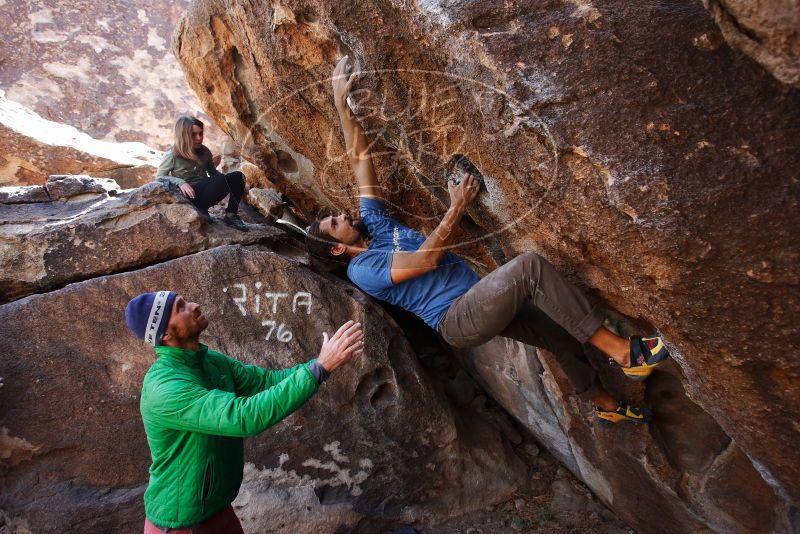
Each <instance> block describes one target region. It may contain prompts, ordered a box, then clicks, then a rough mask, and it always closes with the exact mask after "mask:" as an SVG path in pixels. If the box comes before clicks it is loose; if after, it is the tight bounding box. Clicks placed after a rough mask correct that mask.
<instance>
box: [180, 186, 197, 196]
mask: <svg viewBox="0 0 800 534" xmlns="http://www.w3.org/2000/svg"><path fill="white" fill-rule="evenodd" d="M181 192H182V193H183V194H184V195H186V196H187V197H189V198H194V187H192V186H191V185H189V184H181Z"/></svg>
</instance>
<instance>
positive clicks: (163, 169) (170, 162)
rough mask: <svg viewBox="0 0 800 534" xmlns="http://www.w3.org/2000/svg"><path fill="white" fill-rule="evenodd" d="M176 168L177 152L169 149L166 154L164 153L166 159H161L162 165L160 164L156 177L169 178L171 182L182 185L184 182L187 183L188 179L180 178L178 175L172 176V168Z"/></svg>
mask: <svg viewBox="0 0 800 534" xmlns="http://www.w3.org/2000/svg"><path fill="white" fill-rule="evenodd" d="M174 168H175V154H174V153H173V152H172V150H168V151H167V152H166V154H164V159H163V160H162V161H161V165H159V166H158V170H157V171H156V178H167V179H168V180H169V181H170V182H171V183H173V184H175V185H176V186H178V187H180V186H181V185H182V184H185V183H186V180H184V179H182V178H178V177H177V176H172V170H173V169H174Z"/></svg>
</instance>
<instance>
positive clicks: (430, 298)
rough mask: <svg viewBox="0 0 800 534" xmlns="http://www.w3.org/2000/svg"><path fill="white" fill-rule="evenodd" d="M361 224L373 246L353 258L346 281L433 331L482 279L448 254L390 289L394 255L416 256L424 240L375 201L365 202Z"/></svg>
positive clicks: (379, 201) (457, 258)
mask: <svg viewBox="0 0 800 534" xmlns="http://www.w3.org/2000/svg"><path fill="white" fill-rule="evenodd" d="M361 220H362V221H364V224H365V225H366V227H367V231H368V232H369V236H370V238H371V239H372V241H371V242H370V244H369V248H368V249H367V250H365V251H364V252H362V253H361V254H359V255H358V256H356V257H355V258H353V259H352V260H351V261H350V265H348V267H347V276H348V278H350V280H352V281H353V283H354V284H355V285H357V286H358V287H360V288H361V289H362V290H363V291H364V292H365V293H367V294H369V295H371V296H373V297H375V298H376V299H380V300H383V301H386V302H388V303H390V304H394V305H396V306H400V307H401V308H403V309H406V310H408V311H410V312H412V313H415V314H417V315H418V316H419V317H420V318H422V320H423V321H425V322H426V323H427V324H428V325H430V326H431V327H432V328H433V329H434V330H438V327H439V322H440V321H441V320H442V317H444V314H445V313H446V312H447V310H448V308H450V304H452V303H453V301H454V300H456V299H457V298H458V297H460V296H461V295H463V294H464V293H466V292H467V291H468V290H469V288H471V287H472V286H474V285H475V283H476V282H478V280H480V278H478V275H477V274H475V271H473V270H472V269H471V268H470V267H469V266H468V265H467V264H466V263H465V262H464V260H462V259H461V258H459V257H458V256H456V255H455V254H452V253H450V252H448V253H447V254H446V255H445V256H444V257H443V258H442V260H441V261H440V262H439V266H438V267H437V268H436V269H435V270H433V271H431V272H429V273H425V274H423V275H421V276H418V277H416V278H412V279H411V280H406V281H405V282H403V283H401V284H397V285H394V284H392V254H393V253H394V252H398V251H405V252H412V251H415V250H417V249H419V247H420V246H421V245H422V243H424V242H425V237H424V236H423V235H422V234H420V233H419V232H417V231H415V230H411V229H410V228H406V227H405V226H403V225H402V224H400V223H398V222H397V221H395V220H394V219H392V218H391V217H390V216H389V215H388V213H387V212H386V206H385V205H384V203H383V202H382V201H381V200H378V199H377V198H369V197H361Z"/></svg>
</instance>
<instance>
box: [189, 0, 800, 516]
mask: <svg viewBox="0 0 800 534" xmlns="http://www.w3.org/2000/svg"><path fill="white" fill-rule="evenodd" d="M721 41H722V37H721V34H720V31H719V29H718V28H717V26H716V25H715V23H714V20H713V19H712V17H711V16H710V15H709V14H708V13H707V12H706V11H705V10H704V9H703V8H702V6H701V5H700V4H697V5H696V6H683V7H681V8H680V9H667V8H663V6H661V4H657V3H647V4H645V5H637V6H635V7H634V6H632V5H631V4H629V3H626V2H612V3H610V4H608V3H606V4H604V5H603V6H602V9H601V8H599V7H594V6H593V5H592V3H591V2H584V1H570V2H564V3H537V2H526V3H517V4H509V3H503V2H479V3H478V2H476V3H468V4H458V5H454V6H450V5H449V4H446V3H444V2H441V3H440V2H422V3H419V4H418V5H417V6H408V5H403V6H400V5H399V4H396V3H393V2H389V1H385V2H382V1H377V0H376V1H368V2H359V3H355V4H354V3H338V2H319V1H307V2H300V1H288V2H280V3H273V2H269V3H268V2H256V3H245V2H236V1H234V2H226V3H224V4H223V3H221V2H216V1H213V0H203V1H200V2H198V3H196V4H194V5H193V6H192V8H191V9H190V11H189V13H188V14H187V15H186V16H185V17H184V19H183V21H182V23H181V25H180V27H179V29H178V31H177V32H176V35H175V39H174V42H173V48H174V51H175V53H176V55H177V56H178V58H179V60H180V62H181V64H182V66H183V68H184V71H185V72H186V74H187V78H188V80H189V83H190V84H191V85H192V87H193V88H194V90H195V91H196V92H197V93H198V95H199V97H200V99H201V101H202V103H203V106H204V108H205V109H206V111H207V112H208V113H209V115H211V116H212V117H213V118H214V120H215V121H216V122H217V123H218V124H220V125H222V127H223V128H224V129H225V130H226V131H227V132H228V133H230V134H231V135H232V136H233V138H234V139H235V140H236V141H237V142H238V143H239V144H240V145H241V147H242V148H243V152H244V153H245V154H246V155H248V157H249V158H250V159H251V160H252V161H253V162H255V163H257V164H259V165H260V166H261V167H262V168H263V170H264V171H265V173H266V174H267V175H268V176H269V178H270V181H271V182H272V183H274V184H275V185H276V186H277V187H278V188H279V189H281V191H282V192H283V193H284V194H285V195H287V196H288V197H289V198H291V199H292V200H293V201H294V202H295V204H296V205H297V206H299V207H300V208H301V209H302V210H305V211H306V212H307V213H311V212H313V211H314V210H315V209H317V208H318V207H325V206H336V207H339V208H344V209H349V210H354V209H355V201H354V197H355V194H356V189H355V184H354V183H353V179H352V177H351V173H350V170H349V168H348V165H347V162H346V159H345V158H344V153H343V140H342V137H341V134H340V133H339V125H338V119H337V116H336V112H335V110H334V108H333V105H332V96H331V91H330V80H329V77H330V73H331V70H332V67H333V65H334V64H335V62H336V60H337V58H338V57H340V56H341V55H343V54H349V55H350V56H351V58H355V60H356V63H357V67H358V68H359V69H360V70H362V71H364V72H365V74H364V76H363V77H362V78H361V79H360V80H359V81H358V82H357V83H356V84H355V86H354V89H355V93H354V94H353V98H352V102H351V103H352V106H353V108H354V109H355V111H356V113H357V114H358V115H359V116H360V117H361V118H362V122H363V124H364V125H365V127H366V128H367V130H368V136H369V138H370V140H372V141H374V143H375V144H374V146H373V151H374V152H375V153H376V154H378V156H377V158H376V166H377V170H378V174H379V178H380V180H381V183H382V184H383V185H384V187H385V188H386V190H387V191H388V196H389V199H390V202H391V204H392V205H393V206H394V208H395V209H396V212H397V215H398V217H399V218H400V219H402V220H403V221H404V222H406V223H408V224H410V225H412V226H415V227H417V228H419V229H421V230H423V231H430V230H431V229H432V228H433V227H434V226H435V225H436V223H437V222H438V220H439V218H440V217H441V215H442V213H443V211H444V209H445V201H446V198H447V196H446V191H445V190H444V189H443V187H442V186H443V181H442V175H443V170H444V168H445V167H446V165H447V163H448V162H449V161H450V160H451V159H452V158H453V157H455V156H457V155H465V156H466V157H467V158H469V160H471V161H472V162H473V163H474V164H475V165H477V166H478V168H479V169H480V170H481V172H482V173H483V174H484V175H485V176H486V190H485V191H484V192H483V193H482V194H481V196H480V198H479V199H478V202H477V205H476V207H475V208H474V209H473V210H472V212H471V213H470V215H471V221H469V222H467V223H466V224H465V225H464V228H463V237H464V240H465V241H470V240H473V241H472V242H471V243H469V244H468V245H466V246H464V247H462V248H460V249H459V250H458V252H461V253H462V254H465V255H466V256H468V257H469V258H470V259H471V260H472V261H473V262H475V264H476V265H477V266H478V268H479V269H480V270H482V271H484V272H485V271H488V270H490V269H492V268H493V267H494V266H496V265H497V264H498V263H501V262H503V261H505V259H507V258H509V257H512V256H514V255H516V254H518V253H520V252H522V251H527V250H536V251H538V252H540V253H541V254H543V255H544V256H546V257H547V258H548V259H549V260H551V261H552V262H553V263H554V264H556V265H557V266H558V267H559V268H560V269H561V270H562V271H563V272H565V273H567V274H568V275H569V276H571V277H572V278H573V279H574V280H575V281H576V282H578V283H581V284H583V285H584V286H586V287H587V288H588V289H589V290H590V292H592V293H593V294H594V296H596V297H599V298H601V299H602V300H604V301H605V302H607V303H609V304H610V305H611V306H613V307H615V308H616V309H618V310H619V311H621V312H623V313H625V314H627V315H629V316H631V317H634V318H637V319H641V320H643V321H645V322H649V323H650V324H652V325H655V326H656V327H658V328H659V329H660V330H661V331H662V332H663V333H664V335H665V337H666V339H667V340H668V341H669V343H670V345H671V347H672V348H673V355H674V359H675V362H676V363H677V367H676V368H675V369H674V372H675V374H674V375H671V376H673V378H671V379H664V380H663V381H670V380H675V381H677V382H678V386H676V387H677V389H676V390H675V391H680V393H681V395H684V392H685V396H688V399H691V401H688V402H690V404H691V405H692V406H693V405H694V404H693V403H696V404H697V405H698V406H699V407H700V408H699V409H701V410H702V411H703V412H704V413H706V414H708V416H709V418H710V420H713V424H714V425H716V427H715V428H718V429H719V432H721V435H723V436H724V437H723V438H719V440H720V441H719V443H720V444H721V445H720V449H722V448H724V447H727V446H728V445H727V444H728V443H730V442H729V441H726V440H733V443H735V447H736V448H735V451H739V452H735V453H734V452H729V453H728V454H729V456H730V458H731V459H732V460H731V461H732V462H733V464H735V465H739V466H741V465H744V464H747V463H749V462H748V461H747V458H749V459H750V460H751V461H752V466H754V467H755V468H756V469H757V470H758V472H759V473H760V474H761V478H762V479H763V480H764V481H765V483H766V484H769V487H770V488H771V490H770V491H772V492H773V494H774V498H775V499H777V501H778V502H779V503H781V504H780V505H781V506H783V507H784V509H788V508H789V507H791V506H797V503H798V502H799V501H800V455H798V452H797V451H798V450H800V427H798V426H797V424H795V420H796V419H797V414H798V413H800V381H798V380H797V378H798V376H800V363H798V360H797V358H795V356H794V354H793V353H789V352H787V351H786V347H790V346H793V345H794V344H795V340H796V338H797V336H798V333H800V332H799V330H800V320H798V317H800V301H799V300H798V298H799V297H798V295H800V292H798V285H800V267H798V266H799V265H800V262H799V261H798V259H799V258H800V232H798V231H797V220H799V219H800V210H798V199H799V198H800V192H799V191H798V183H797V178H796V174H797V172H796V169H797V168H800V149H799V148H800V146H799V145H800V142H799V141H798V139H799V138H798V136H797V130H796V125H797V124H798V121H800V93H798V92H797V90H795V89H793V88H791V87H788V86H785V85H782V84H781V83H780V82H778V81H776V80H775V79H774V78H773V77H772V76H771V75H770V74H769V73H768V72H766V71H764V70H763V69H762V68H761V66H759V65H758V64H757V63H755V62H754V61H752V60H751V59H749V58H747V57H745V56H743V55H741V54H740V53H738V52H736V51H733V50H731V49H730V48H729V47H728V46H727V45H724V44H719V46H716V45H715V46H708V45H707V43H708V42H712V43H721ZM659 382H660V379H659V380H654V381H653V382H652V383H650V384H648V385H647V386H646V388H645V389H644V390H637V391H634V392H633V393H635V394H636V395H639V396H640V397H642V398H647V399H649V400H651V401H653V402H654V403H655V404H658V405H660V404H662V403H663V404H664V405H665V409H666V410H669V409H670V407H674V406H676V405H677V404H676V403H675V402H672V403H671V402H670V400H669V399H656V398H654V397H652V396H650V397H648V395H651V394H652V392H653V391H655V390H656V389H657V386H658V383H659ZM670 384H671V385H670V387H673V386H675V384H673V383H672V382H670ZM681 398H682V397H681ZM678 421H679V422H678V423H677V426H675V427H674V429H673V431H674V432H676V433H678V434H680V433H682V432H683V433H686V434H687V435H688V436H689V437H688V438H687V439H689V442H688V443H686V444H685V445H686V446H687V447H689V448H692V447H701V448H702V446H705V445H703V444H704V443H705V444H706V445H707V444H708V443H707V442H706V440H714V439H718V438H715V437H713V436H716V435H717V434H715V432H716V431H714V432H711V431H709V432H711V435H712V437H707V436H705V435H702V436H701V435H698V434H696V433H695V434H692V433H691V425H690V424H688V423H687V424H686V425H685V426H681V423H680V419H678ZM714 425H711V426H714ZM709 428H710V427H709ZM692 440H695V441H692ZM723 443H724V445H723ZM731 451H734V449H731ZM715 454H716V453H715ZM708 458H719V457H718V456H715V455H714V454H710V455H709V457H708ZM726 458H728V457H727V456H726ZM733 459H735V462H734V461H733ZM714 461H717V460H714ZM720 461H721V460H720ZM726 461H727V460H726ZM733 464H732V465H733ZM681 465H682V464H680V462H679V463H678V469H679V470H680V469H681ZM726 465H727V464H726ZM713 472H714V475H713V477H712V476H711V475H710V474H709V475H708V476H709V477H711V478H709V479H708V480H715V481H717V482H718V481H719V480H722V479H724V476H723V475H724V473H725V472H728V473H730V472H731V470H730V469H728V468H727V467H726V468H722V467H720V468H719V469H716V470H714V471H713ZM708 473H711V472H708ZM719 477H723V478H722V479H720V478H719ZM656 478H657V477H655V476H653V479H654V480H655V479H656ZM596 491H597V490H596ZM598 493H599V494H600V495H602V492H598ZM678 498H680V499H683V500H684V501H687V502H688V501H690V500H691V499H689V498H688V497H682V496H681V495H680V494H679V495H678ZM611 505H612V507H614V508H615V509H616V510H617V512H618V513H620V514H621V515H622V516H623V517H624V518H625V519H626V520H627V521H629V522H630V523H631V524H632V525H633V526H637V527H639V528H641V529H644V530H647V529H653V528H656V525H655V523H652V524H650V523H647V521H650V520H652V521H655V520H654V519H652V518H651V519H650V520H648V519H647V518H642V517H640V518H639V523H637V521H635V520H634V519H632V518H631V517H630V516H629V515H625V514H624V513H622V511H621V510H620V509H619V508H618V507H617V506H615V504H614V503H611ZM728 508H733V506H729V507H728ZM794 513H795V517H796V512H794ZM683 519H685V520H686V521H698V522H700V523H705V524H707V525H711V526H712V527H713V528H722V527H720V525H722V524H723V523H724V522H720V521H718V520H716V519H713V518H711V517H710V515H709V514H706V515H705V516H704V515H703V514H698V515H697V516H696V517H694V518H687V516H684V518H683ZM683 519H682V520H681V521H683ZM737 521H738V523H737ZM745 523H746V521H745V520H735V519H734V520H733V523H732V524H734V525H736V527H737V528H738V527H742V528H749V527H745V526H744V525H745ZM648 525H649V526H648Z"/></svg>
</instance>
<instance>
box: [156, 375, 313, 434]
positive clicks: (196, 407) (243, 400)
mask: <svg viewBox="0 0 800 534" xmlns="http://www.w3.org/2000/svg"><path fill="white" fill-rule="evenodd" d="M316 391H317V381H316V379H315V378H314V375H313V374H311V371H309V370H308V368H306V369H305V370H302V369H300V370H298V372H295V373H293V374H291V375H289V376H287V377H286V378H284V379H283V380H281V381H280V382H277V383H276V384H274V385H273V386H272V387H270V388H268V389H265V390H264V391H261V392H260V393H256V394H255V395H252V396H250V397H243V396H237V395H236V394H235V393H232V392H228V391H222V390H219V389H206V388H204V387H202V386H200V385H198V384H197V383H195V382H193V381H191V380H187V379H185V378H182V377H166V378H164V379H163V380H161V381H159V382H158V383H156V384H153V385H152V386H151V387H149V388H147V389H146V390H145V391H143V392H142V396H143V408H146V409H143V410H142V417H145V418H148V419H150V421H151V422H155V423H158V424H161V425H163V426H165V427H167V428H172V429H175V430H181V431H186V432H201V433H204V434H214V435H218V436H235V437H247V436H255V435H256V434H258V433H260V432H263V431H264V430H266V429H267V428H269V427H271V426H272V425H274V424H276V423H278V422H279V421H281V420H282V419H284V418H285V417H287V416H288V415H289V414H291V413H292V412H294V411H295V410H296V409H297V408H299V407H300V406H302V405H303V404H304V403H305V402H306V401H307V400H308V399H310V398H311V396H312V395H314V393H315V392H316Z"/></svg>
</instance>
